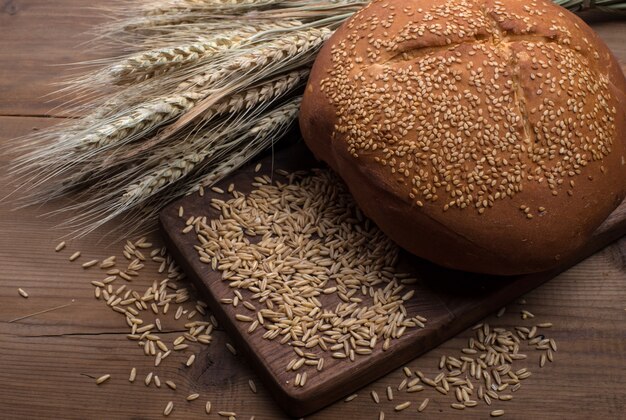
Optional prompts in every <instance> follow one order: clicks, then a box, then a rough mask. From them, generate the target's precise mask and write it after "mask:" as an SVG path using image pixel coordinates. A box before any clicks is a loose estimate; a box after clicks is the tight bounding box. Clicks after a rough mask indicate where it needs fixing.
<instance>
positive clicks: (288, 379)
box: [160, 143, 626, 417]
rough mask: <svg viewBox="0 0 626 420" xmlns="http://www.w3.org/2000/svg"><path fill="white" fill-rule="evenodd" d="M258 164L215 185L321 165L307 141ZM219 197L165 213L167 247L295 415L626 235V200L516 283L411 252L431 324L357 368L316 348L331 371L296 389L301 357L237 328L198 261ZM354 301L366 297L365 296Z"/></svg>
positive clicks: (328, 305)
mask: <svg viewBox="0 0 626 420" xmlns="http://www.w3.org/2000/svg"><path fill="white" fill-rule="evenodd" d="M260 162H261V163H262V169H261V170H260V171H259V172H258V173H257V172H255V165H256V162H254V163H251V164H249V165H247V166H246V167H244V168H241V169H239V170H238V171H237V172H236V173H234V174H233V175H231V176H229V177H227V178H226V179H224V180H223V181H221V182H219V183H218V184H217V186H218V187H220V188H222V189H223V190H226V189H227V188H228V185H229V184H231V183H233V184H234V185H235V186H236V189H237V191H239V192H242V193H245V194H247V193H249V192H250V191H251V190H252V189H253V187H252V185H251V184H252V182H254V179H255V177H257V176H263V175H267V176H269V177H270V178H272V179H275V180H277V181H280V182H285V180H284V179H283V178H282V176H281V175H280V174H279V173H277V172H275V171H280V170H284V171H287V172H294V171H298V170H307V169H309V168H316V167H319V165H320V164H319V163H317V162H315V160H314V158H313V156H312V154H311V153H310V152H309V151H308V150H307V149H306V147H305V146H304V144H303V143H299V144H296V145H294V146H290V147H287V148H285V149H283V150H281V151H280V152H277V153H275V154H274V155H272V156H267V157H265V158H264V159H262V160H261V161H260ZM272 170H274V172H272ZM213 199H221V200H228V199H232V196H230V195H223V194H218V193H215V192H213V191H208V192H207V193H205V195H204V196H199V195H197V194H194V195H190V196H188V197H185V198H183V199H181V200H178V201H176V202H174V203H172V204H171V205H169V206H168V207H166V208H165V209H164V210H163V211H162V212H161V217H160V221H161V225H162V227H163V232H164V236H165V240H166V244H167V245H168V249H169V250H170V252H171V253H172V254H173V255H174V256H175V257H176V259H177V261H178V262H179V263H180V264H181V266H182V267H183V268H184V269H185V272H186V273H187V274H188V275H189V276H190V278H191V279H192V280H193V281H194V282H195V283H196V285H197V286H198V288H199V289H200V290H202V289H203V288H205V289H206V290H207V294H206V301H207V302H208V303H209V307H210V308H211V309H212V310H213V312H214V314H215V316H216V317H217V319H218V320H220V323H221V324H222V325H224V326H225V328H226V329H227V331H228V332H229V333H230V334H231V336H232V337H233V339H234V340H235V341H236V343H237V348H238V349H241V350H243V351H244V352H245V353H246V355H247V356H248V358H249V359H250V360H252V365H253V366H254V367H255V368H256V370H257V373H258V374H259V375H260V376H261V377H262V378H263V380H264V381H265V383H266V385H267V386H268V387H269V389H270V392H272V394H273V395H274V397H275V398H276V400H277V402H278V403H279V404H280V405H281V406H282V407H283V408H284V409H285V410H286V411H287V413H289V414H291V415H292V416H295V417H299V416H305V415H309V414H310V413H312V412H314V411H317V410H319V409H320V408H321V407H324V406H325V405H328V404H330V403H332V402H334V401H337V400H339V399H340V398H343V397H345V396H347V395H350V394H352V393H353V392H355V391H356V390H358V389H359V388H360V387H361V386H362V384H363V383H369V382H372V381H374V380H376V379H377V378H378V377H380V376H382V375H384V374H386V373H388V372H389V371H391V370H393V369H396V368H398V367H400V366H401V365H402V364H404V363H406V362H408V361H409V360H412V359H413V358H415V357H416V356H417V355H419V354H422V353H424V352H426V351H428V350H430V349H431V348H433V347H435V346H437V345H438V344H440V343H441V342H443V341H445V340H446V339H448V338H450V337H452V336H454V335H455V334H457V333H459V332H461V331H463V330H464V329H465V328H468V327H469V326H471V325H473V324H474V323H476V322H478V321H479V320H480V319H482V318H483V317H485V316H486V315H488V314H489V313H491V312H493V311H496V310H498V308H500V307H502V306H504V305H506V304H508V303H509V302H510V301H512V300H514V299H516V298H518V297H519V296H520V295H522V294H524V293H526V292H528V291H529V290H532V289H533V288H535V287H537V286H538V285H540V284H542V283H543V282H545V281H547V280H550V279H551V278H553V277H555V276H556V275H557V274H558V273H559V272H561V271H563V270H565V269H567V268H568V267H569V266H571V265H572V264H573V263H576V262H578V261H580V260H582V259H584V258H585V257H587V256H589V255H591V254H593V253H595V252H596V251H598V250H599V249H601V248H604V247H605V246H606V245H607V244H609V243H611V242H612V241H614V240H615V239H616V238H619V237H621V236H623V235H624V234H625V233H626V201H625V202H624V203H623V204H622V206H620V207H619V208H618V209H616V210H615V212H614V213H613V214H612V215H611V216H610V217H609V218H608V219H607V221H606V222H605V223H604V224H603V226H601V227H600V229H598V232H597V233H595V234H594V235H593V237H592V238H591V239H590V241H589V243H588V245H587V246H586V247H585V249H584V250H581V252H580V253H579V255H577V256H576V257H575V259H574V260H573V261H567V262H565V263H564V264H563V265H562V266H561V267H560V268H558V269H555V270H553V271H551V272H548V273H537V274H529V275H523V276H516V277H498V276H485V275H479V274H471V273H464V272H460V271H454V270H449V269H444V268H442V267H438V266H435V265H434V264H431V263H428V262H426V261H423V260H419V259H417V258H414V257H410V256H408V255H407V254H401V255H402V256H401V258H400V262H399V264H398V267H402V268H399V271H400V272H408V273H411V274H412V277H416V278H418V279H419V280H420V281H419V282H418V283H417V284H415V285H412V286H408V287H407V289H406V291H405V292H407V291H409V290H414V291H415V294H414V296H413V298H411V299H410V300H407V301H406V302H404V305H405V307H406V310H407V312H408V314H409V316H414V315H421V316H424V317H426V318H427V319H428V322H427V323H426V328H424V329H407V331H406V333H405V334H404V335H403V336H402V337H401V338H399V339H396V340H393V341H392V346H391V348H390V349H389V350H387V351H383V350H382V348H381V346H382V342H380V343H379V344H378V346H377V347H375V348H374V349H373V352H372V354H370V355H367V356H357V357H356V360H355V361H353V362H351V361H350V360H347V359H346V360H336V359H333V358H332V357H331V356H330V354H331V353H332V351H326V352H325V351H323V350H322V349H321V348H320V347H318V346H316V347H313V348H308V349H306V350H305V351H308V352H312V353H314V354H316V355H317V356H318V357H320V358H324V359H325V364H324V366H325V368H324V370H322V371H321V372H317V371H316V369H315V367H307V366H304V367H303V368H301V369H300V370H299V371H298V373H299V374H303V373H304V372H306V373H307V375H308V380H307V385H306V387H295V386H294V385H293V381H294V377H295V375H296V374H295V372H293V371H289V372H287V371H286V370H285V367H286V366H287V365H288V364H289V362H290V361H291V360H292V359H294V358H296V359H297V355H296V354H295V353H294V351H293V349H292V347H291V346H290V345H284V344H280V343H279V341H280V340H279V339H280V338H282V335H281V336H280V337H278V338H277V339H275V340H266V339H264V338H263V334H264V333H265V332H266V331H267V330H266V329H265V328H263V327H259V328H258V329H257V330H256V331H255V332H254V333H248V332H247V329H248V327H249V325H250V324H249V323H246V322H238V321H237V320H236V319H235V316H236V315H237V314H239V313H243V314H245V315H248V316H251V317H253V318H255V319H256V314H255V312H254V311H252V312H250V311H248V310H247V309H242V308H241V307H237V308H235V307H233V306H232V305H230V304H222V303H221V302H220V300H221V299H224V298H230V299H232V298H234V295H233V289H232V286H231V285H230V282H225V281H224V280H223V279H222V272H221V271H219V270H212V269H211V267H210V265H209V264H205V263H202V262H201V261H200V260H199V257H198V253H197V251H196V250H195V248H194V246H197V245H201V243H200V242H199V241H198V239H197V237H196V235H195V233H194V232H193V231H192V232H191V233H189V234H185V233H183V229H184V228H185V226H186V224H185V221H186V220H187V218H189V217H190V216H193V217H203V216H206V217H207V218H208V219H209V220H211V219H214V218H217V217H219V216H220V215H221V214H220V213H219V212H218V211H216V210H215V209H213V208H211V207H210V204H211V200H213ZM180 207H183V208H184V209H185V215H184V216H183V217H179V216H178V210H179V208H180ZM321 240H322V242H323V241H324V240H325V239H324V238H321ZM259 280H260V279H259ZM331 284H334V283H331ZM384 286H385V284H382V285H380V286H379V287H380V288H381V290H382V288H384ZM477 291H478V292H477ZM240 292H241V294H242V295H243V297H244V298H245V299H246V300H248V301H249V302H251V303H252V304H253V305H254V306H255V307H256V308H265V305H264V304H260V303H259V302H258V301H257V300H254V299H252V298H251V296H252V293H250V292H248V291H247V290H241V291H240ZM320 292H321V290H320ZM403 293H404V292H403ZM356 296H359V297H362V298H363V296H361V295H360V294H359V293H357V294H356ZM324 297H325V298H326V300H324V306H323V308H322V311H325V310H330V311H332V310H333V308H334V307H336V305H338V304H339V303H341V300H340V299H339V298H338V296H337V295H336V294H331V295H325V296H324ZM366 302H368V301H367V300H366ZM369 304H371V303H363V304H362V305H359V306H357V308H358V307H362V306H366V305H369Z"/></svg>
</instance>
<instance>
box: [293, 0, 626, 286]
mask: <svg viewBox="0 0 626 420" xmlns="http://www.w3.org/2000/svg"><path fill="white" fill-rule="evenodd" d="M625 92H626V80H625V79H624V75H623V73H622V71H621V69H620V67H619V65H618V63H617V61H616V60H615V58H614V57H613V55H612V54H611V52H610V51H609V50H608V48H607V47H606V45H605V44H604V43H603V42H602V41H601V40H600V39H599V38H598V36H597V35H596V34H595V33H594V32H593V31H592V30H591V29H590V28H589V27H588V26H587V25H586V24H585V23H584V22H583V21H582V20H580V19H579V18H578V17H576V16H574V15H573V14H571V13H569V12H568V11H566V10H564V9H562V8H561V7H559V6H556V5H554V4H552V3H551V2H549V1H543V0H531V1H527V0H502V1H491V0H476V1H466V0H453V1H449V0H428V1H427V0H375V1H373V2H372V3H370V4H369V5H368V6H366V7H365V8H364V9H362V10H361V11H360V12H358V13H356V14H355V15H354V16H353V17H351V18H350V19H349V20H348V21H347V22H346V23H345V24H344V25H342V26H341V27H340V28H339V29H338V30H337V31H336V32H335V34H334V35H333V36H332V37H331V38H330V40H329V41H328V42H327V43H326V45H325V46H324V48H323V49H322V51H321V52H320V54H319V56H318V58H317V60H316V62H315V65H314V67H313V70H312V73H311V76H310V79H309V82H308V85H307V87H306V92H305V95H304V99H303V103H302V108H301V113H300V127H301V130H302V134H303V136H304V139H305V141H306V143H307V145H308V146H309V148H310V149H311V150H312V151H313V153H314V154H315V155H316V156H317V157H318V158H319V159H321V160H323V161H325V162H327V163H328V164H329V165H330V166H331V167H332V168H333V169H334V170H335V171H337V172H338V173H339V174H340V176H341V177H342V178H343V179H344V180H345V182H346V183H347V185H348V187H349V188H350V191H351V192H352V194H353V195H354V197H355V199H356V201H357V203H358V204H359V205H360V207H361V208H362V209H363V211H364V212H365V213H366V214H367V215H368V216H369V217H370V218H371V219H373V220H374V222H376V224H378V226H379V227H380V228H381V229H382V230H383V231H384V232H385V233H387V235H389V236H390V237H391V238H392V239H393V240H394V241H396V242H397V243H398V244H399V245H400V246H402V247H404V248H405V249H407V250H408V251H410V252H412V253H414V254H416V255H418V256H420V257H423V258H426V259H429V260H431V261H433V262H435V263H437V264H440V265H443V266H447V267H450V268H454V269H461V270H467V271H474V272H483V273H490V274H504V275H510V274H521V273H529V272H536V271H542V270H547V269H549V268H551V267H554V266H555V265H558V264H559V262H560V261H564V260H566V259H568V258H571V257H573V256H574V255H575V253H576V251H577V250H579V249H580V247H581V246H582V245H583V244H584V243H585V242H586V241H587V240H588V239H589V237H590V236H591V234H592V233H593V231H594V229H596V228H597V227H598V226H599V225H600V224H601V223H602V221H604V220H605V219H606V217H607V216H608V215H609V214H610V213H611V211H613V210H614V209H615V208H616V207H617V206H618V205H619V203H620V202H621V201H622V200H623V198H624V195H625V193H626V182H625V180H626V165H625V157H624V154H625V152H626V139H625V138H624V137H625V135H626V93H625Z"/></svg>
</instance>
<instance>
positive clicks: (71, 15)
mask: <svg viewBox="0 0 626 420" xmlns="http://www.w3.org/2000/svg"><path fill="white" fill-rule="evenodd" d="M95 5H96V3H91V2H85V1H83V0H63V1H58V0H54V1H50V0H2V1H0V32H1V36H0V115H14V116H20V115H22V116H25V115H40V116H46V115H53V116H59V115H63V112H62V108H57V107H59V106H60V105H62V104H64V103H65V101H67V100H69V99H72V96H69V97H65V98H61V97H60V96H59V95H50V94H51V93H52V92H55V91H56V90H57V89H59V88H60V86H59V85H58V83H59V82H61V81H63V80H67V78H68V77H69V76H70V75H71V74H76V71H75V70H73V69H72V68H71V67H68V66H67V64H72V63H78V62H82V61H87V60H93V59H96V58H101V57H105V56H106V55H107V54H110V52H108V53H107V52H105V51H102V50H100V51H96V50H94V48H93V46H86V45H81V44H83V43H84V42H86V41H88V40H90V39H91V38H92V36H91V35H89V34H88V33H87V31H88V30H89V29H91V28H93V26H94V25H96V24H98V23H100V22H103V21H104V14H105V13H104V12H103V11H98V10H97V9H95V8H92V7H89V6H95Z"/></svg>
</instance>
